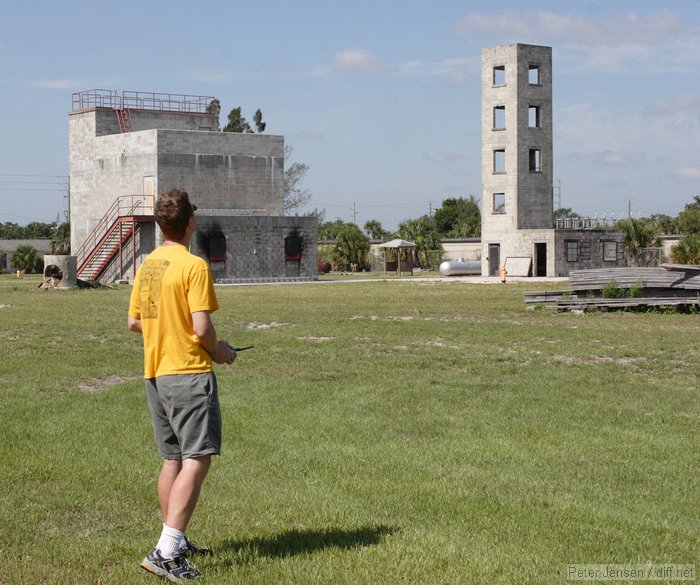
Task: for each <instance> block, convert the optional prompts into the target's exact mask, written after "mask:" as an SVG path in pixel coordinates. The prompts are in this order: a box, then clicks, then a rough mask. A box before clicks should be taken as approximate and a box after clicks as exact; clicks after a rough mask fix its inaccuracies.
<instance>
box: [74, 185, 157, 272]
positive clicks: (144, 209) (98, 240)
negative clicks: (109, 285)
mask: <svg viewBox="0 0 700 585" xmlns="http://www.w3.org/2000/svg"><path fill="white" fill-rule="evenodd" d="M153 221H154V217H153V196H152V195H123V196H121V197H118V198H117V200H116V201H115V202H114V203H113V204H112V207H110V208H109V210H108V211H107V213H106V214H105V215H104V217H103V218H102V219H101V220H100V222H99V223H98V224H97V226H95V229H93V230H92V232H91V233H90V235H88V237H87V238H86V239H85V241H84V242H83V244H82V246H80V249H79V250H78V252H77V253H76V256H77V264H78V277H79V278H82V279H83V280H95V281H98V280H100V277H101V276H102V274H103V272H104V271H105V269H106V268H107V267H108V266H109V265H110V264H112V263H113V262H114V261H115V259H116V258H117V256H118V258H119V267H118V270H117V271H116V272H117V276H116V279H121V278H123V277H124V250H125V248H130V250H131V262H128V263H129V264H130V266H131V267H132V268H133V267H134V266H135V264H136V258H135V255H136V239H137V235H138V231H139V226H140V225H141V224H144V223H152V222H153Z"/></svg>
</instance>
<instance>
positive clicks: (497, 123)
mask: <svg viewBox="0 0 700 585" xmlns="http://www.w3.org/2000/svg"><path fill="white" fill-rule="evenodd" d="M493 129H494V130H505V129H506V107H505V106H495V107H494V108H493Z"/></svg>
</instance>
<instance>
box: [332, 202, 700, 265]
mask: <svg viewBox="0 0 700 585" xmlns="http://www.w3.org/2000/svg"><path fill="white" fill-rule="evenodd" d="M569 217H571V218H580V217H581V216H580V215H579V214H577V213H576V212H574V211H573V210H572V209H571V208H561V209H557V210H556V211H555V212H554V219H563V218H569ZM610 229H613V230H617V231H622V232H623V234H624V242H625V247H626V249H627V254H628V258H629V262H630V264H632V265H640V264H643V263H645V262H648V258H647V255H648V251H649V250H650V249H651V248H656V247H659V246H660V245H661V236H663V235H669V234H678V235H681V236H682V237H681V239H680V240H679V242H678V244H676V245H675V246H673V247H672V249H671V260H672V261H673V262H677V263H679V264H694V265H697V264H700V196H698V195H696V196H695V197H694V198H693V201H691V202H690V203H688V204H686V206H685V208H684V209H683V211H681V212H680V213H679V214H678V215H677V216H675V217H672V216H669V215H665V214H660V213H657V214H653V215H651V216H649V217H646V218H629V219H625V220H620V221H618V222H617V223H616V224H615V225H614V226H611V228H610ZM480 236H481V211H480V209H479V203H478V201H477V200H476V199H475V198H474V197H473V196H471V195H470V196H469V197H467V198H465V197H456V198H449V199H445V200H444V201H443V202H442V205H441V206H440V208H439V209H437V210H436V211H435V213H434V214H432V215H429V214H426V215H423V216H421V217H419V218H417V219H408V220H405V221H403V222H401V223H400V224H399V228H398V230H396V231H395V232H389V231H387V230H385V229H384V228H383V227H382V224H381V223H380V222H379V221H377V220H374V219H371V220H368V221H367V222H365V224H364V230H362V229H360V228H359V227H358V226H356V225H354V224H352V223H350V222H345V221H343V220H341V219H337V220H335V221H327V222H321V223H320V224H319V227H318V239H319V241H320V242H322V243H323V242H324V241H325V242H326V244H325V245H323V244H322V246H321V249H320V250H319V260H320V261H321V263H327V264H329V265H331V266H332V267H333V268H335V269H337V270H349V268H350V267H351V266H353V265H355V266H358V267H361V268H364V269H367V268H369V257H368V255H369V249H370V243H371V242H370V240H375V241H376V240H382V241H386V240H390V239H392V238H401V239H404V240H408V241H411V242H413V243H414V244H416V247H415V248H413V249H411V250H406V251H402V252H401V253H402V254H405V255H407V256H409V255H410V256H412V258H411V259H412V260H413V262H414V265H416V266H423V267H428V266H432V265H435V264H436V263H437V262H436V259H437V260H439V259H440V256H439V254H438V253H437V251H439V250H441V249H442V246H441V244H440V241H441V240H443V239H446V238H468V237H480ZM388 253H389V254H395V253H396V252H395V251H394V250H389V251H388ZM392 259H393V260H395V258H392Z"/></svg>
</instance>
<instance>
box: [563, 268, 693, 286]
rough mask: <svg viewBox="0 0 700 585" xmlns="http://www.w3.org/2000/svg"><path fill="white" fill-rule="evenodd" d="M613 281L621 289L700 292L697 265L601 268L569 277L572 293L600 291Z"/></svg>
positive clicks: (573, 273)
mask: <svg viewBox="0 0 700 585" xmlns="http://www.w3.org/2000/svg"><path fill="white" fill-rule="evenodd" d="M613 280H614V281H615V282H616V283H617V286H618V287H620V288H632V287H634V286H639V285H640V284H641V285H642V287H643V288H644V289H645V290H646V289H661V290H670V289H682V290H695V291H697V290H700V266H681V265H673V264H668V265H663V266H661V267H659V268H602V269H599V270H573V271H571V273H570V274H569V282H570V283H571V290H573V291H575V292H578V291H600V290H601V289H603V288H605V287H606V286H607V285H608V284H610V282H612V281H613Z"/></svg>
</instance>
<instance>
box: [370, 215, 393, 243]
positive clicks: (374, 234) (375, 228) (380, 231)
mask: <svg viewBox="0 0 700 585" xmlns="http://www.w3.org/2000/svg"><path fill="white" fill-rule="evenodd" d="M364 229H365V233H366V234H367V235H368V236H369V237H370V238H372V239H373V240H383V239H384V238H386V237H387V236H388V235H389V232H387V231H386V230H385V229H384V228H383V227H382V224H381V222H379V221H378V220H376V219H368V220H367V221H366V222H365V227H364Z"/></svg>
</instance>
